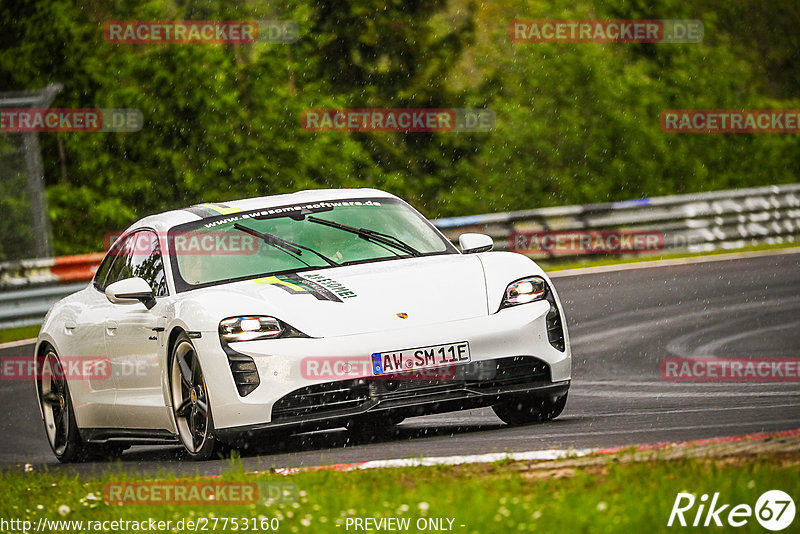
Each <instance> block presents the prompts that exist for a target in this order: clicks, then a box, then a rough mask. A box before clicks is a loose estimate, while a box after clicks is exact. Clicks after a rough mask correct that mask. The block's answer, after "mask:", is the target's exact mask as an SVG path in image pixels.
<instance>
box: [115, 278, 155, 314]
mask: <svg viewBox="0 0 800 534" xmlns="http://www.w3.org/2000/svg"><path fill="white" fill-rule="evenodd" d="M106 298H107V299H108V301H109V302H111V303H112V304H136V303H137V302H141V303H142V304H144V305H145V306H146V307H147V309H148V310H149V309H150V308H152V307H153V306H155V305H156V299H155V297H154V296H153V290H152V289H150V284H148V283H147V282H145V281H144V280H143V279H141V278H126V279H125V280H120V281H119V282H114V283H113V284H110V285H109V286H108V287H107V288H106Z"/></svg>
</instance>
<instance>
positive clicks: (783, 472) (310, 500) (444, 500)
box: [0, 454, 800, 534]
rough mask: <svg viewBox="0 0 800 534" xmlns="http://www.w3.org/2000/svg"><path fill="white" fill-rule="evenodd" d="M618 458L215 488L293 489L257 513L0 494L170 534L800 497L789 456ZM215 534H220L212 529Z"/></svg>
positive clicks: (32, 485)
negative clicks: (166, 528)
mask: <svg viewBox="0 0 800 534" xmlns="http://www.w3.org/2000/svg"><path fill="white" fill-rule="evenodd" d="M625 457H626V455H624V454H623V455H620V456H617V457H606V458H604V459H601V460H600V461H599V463H598V462H596V463H595V464H594V465H589V466H584V467H580V466H574V465H573V467H568V466H567V467H564V464H562V467H559V468H557V469H556V468H555V467H554V468H553V469H529V468H528V466H527V465H526V463H522V462H502V463H495V464H473V465H467V466H458V467H432V468H401V469H383V470H365V471H350V472H335V471H315V472H303V473H296V474H293V475H288V476H282V475H277V474H271V473H269V474H267V473H265V474H245V473H243V472H241V470H239V471H238V472H233V473H232V474H225V475H223V476H222V477H221V478H220V479H216V480H223V481H233V480H238V481H241V480H248V481H271V482H280V483H287V482H288V483H292V482H293V483H295V484H296V485H297V489H298V490H299V495H300V497H299V502H295V503H292V504H281V505H274V504H273V505H270V506H267V505H266V504H264V503H263V502H259V503H258V504H253V505H242V506H222V505H194V506H190V505H170V506H167V505H162V506H152V505H150V506H142V505H124V506H116V505H115V506H110V505H106V504H105V503H104V501H103V500H102V495H103V486H104V484H105V483H106V482H110V481H120V480H124V479H128V477H135V474H127V475H126V474H122V473H121V472H116V473H107V474H105V475H103V476H101V477H100V478H79V477H77V476H74V475H68V474H63V473H47V472H43V473H40V472H14V473H6V476H5V478H4V480H3V484H2V485H0V518H4V519H8V518H19V519H28V520H31V521H33V523H34V525H35V524H36V522H37V521H38V520H39V517H42V516H44V517H47V518H48V519H51V520H62V519H63V520H81V519H82V520H89V519H91V520H106V519H109V520H111V519H125V520H135V521H141V520H144V519H147V518H151V517H152V518H154V519H157V520H164V521H166V520H171V521H173V525H174V524H175V523H174V522H176V521H178V520H180V519H189V518H191V519H194V520H197V519H198V518H211V517H214V518H217V520H221V519H222V518H225V517H228V518H250V519H251V520H252V518H256V519H258V518H263V519H271V518H278V519H279V521H280V529H279V531H280V532H313V533H317V532H336V533H343V532H348V531H349V532H354V531H355V530H354V529H353V527H352V526H351V528H350V529H349V530H348V529H347V528H346V523H345V521H346V519H347V518H355V517H361V518H363V517H374V518H388V517H399V518H409V519H410V520H411V525H412V528H410V529H409V532H417V529H416V527H415V526H414V525H415V523H416V521H417V519H419V518H451V519H454V522H453V531H454V532H464V533H484V532H488V533H493V532H542V533H549V532H558V533H563V534H570V533H610V532H615V533H616V532H624V533H631V532H646V533H656V532H668V531H675V530H678V531H681V530H683V529H680V528H675V527H673V528H672V529H668V528H667V527H666V523H667V519H668V517H669V513H670V510H671V509H672V505H673V503H674V501H675V497H676V495H677V493H678V492H681V491H688V492H691V493H695V494H696V495H697V496H698V497H699V496H700V495H701V494H703V493H707V494H713V493H714V492H719V493H720V503H732V504H734V505H735V504H740V503H743V504H748V505H750V506H754V505H755V502H756V500H757V499H758V497H759V495H761V493H763V492H764V491H766V490H770V489H781V490H783V491H785V492H787V493H788V494H789V495H792V496H794V497H795V498H797V497H798V496H800V476H798V472H799V469H798V467H799V465H800V464H799V462H800V458H798V457H797V456H796V455H794V456H786V455H784V456H782V457H780V458H778V457H758V458H756V457H742V458H738V459H735V460H732V459H726V460H724V461H712V460H693V459H685V460H677V461H676V460H671V461H646V462H625V461H618V460H619V459H620V458H622V459H624V458H625ZM615 458H616V459H615ZM115 469H116V468H115ZM184 480H186V479H184ZM90 494H91V495H90ZM92 497H99V500H96V499H93V498H92ZM67 509H68V510H67ZM729 509H730V507H729ZM59 510H61V511H59ZM694 511H696V506H695V508H694V509H693V511H692V514H691V515H687V517H691V518H693V517H694V515H693V513H694ZM690 520H691V519H690ZM797 521H800V520H798V519H796V520H795V525H796V524H797ZM337 524H339V525H341V526H338V527H337ZM446 524H447V522H445V525H446ZM220 525H221V523H220ZM460 525H465V526H464V527H461V526H460ZM231 530H232V529H230V528H229V529H228V531H231ZM689 530H692V531H694V530H697V529H691V527H690V528H689ZM713 530H714V531H715V532H734V531H735V532H740V533H741V532H764V530H763V529H762V528H761V527H760V525H759V524H758V523H757V522H756V520H755V519H754V518H751V519H750V520H749V523H748V524H747V525H746V526H745V527H743V528H739V529H732V528H729V527H723V528H718V527H717V528H714V529H713ZM209 531H210V530H209ZM217 531H218V532H219V531H221V530H220V528H219V527H218V529H217ZM789 531H791V529H789V530H787V531H786V532H789ZM53 532H59V530H58V529H55V530H53ZM362 532H363V531H362ZM795 532H796V530H795Z"/></svg>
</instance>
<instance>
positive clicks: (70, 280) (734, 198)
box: [0, 184, 800, 329]
mask: <svg viewBox="0 0 800 534" xmlns="http://www.w3.org/2000/svg"><path fill="white" fill-rule="evenodd" d="M433 222H434V224H436V226H438V227H439V228H440V229H441V230H442V231H443V232H444V234H445V235H446V236H447V237H448V238H449V239H451V240H453V241H455V242H457V241H458V236H459V235H461V234H463V233H465V232H479V233H484V234H488V235H490V236H491V237H492V238H493V239H494V242H495V250H509V249H512V248H513V245H514V243H513V242H511V240H510V238H513V236H514V235H515V234H517V233H520V232H523V233H524V232H531V231H534V232H537V231H548V232H549V231H564V230H571V231H589V232H591V231H595V230H598V231H599V230H625V231H641V232H660V233H661V234H662V235H663V251H662V252H663V253H672V252H704V251H711V250H718V249H734V248H741V247H744V246H749V245H756V244H762V243H767V244H773V243H774V244H777V243H787V242H789V243H791V242H798V241H800V184H789V185H781V186H767V187H754V188H748V189H735V190H729V191H714V192H710V193H697V194H690V195H675V196H668V197H655V198H646V199H639V200H631V201H625V202H608V203H602V204H587V205H583V206H560V207H552V208H539V209H532V210H523V211H514V212H506V213H492V214H485V215H471V216H467V217H453V218H447V219H439V220H436V221H433ZM530 255H531V257H533V258H535V259H537V260H542V259H545V260H546V259H552V258H553V255H552V254H548V253H531V254H530ZM559 257H560V258H565V257H566V258H568V259H571V260H574V259H575V256H572V257H567V256H559ZM101 258H102V254H87V255H83V256H70V257H62V258H50V259H40V260H25V261H21V262H10V263H0V329H2V328H11V327H15V326H24V325H32V324H37V323H39V322H41V320H42V318H43V317H44V315H45V313H46V312H47V310H48V309H49V308H50V306H52V304H53V303H55V302H56V301H58V300H59V299H61V298H63V297H65V296H67V295H69V294H71V293H73V292H75V291H78V290H80V289H83V288H84V287H86V282H88V280H89V279H91V277H92V275H93V273H94V271H95V270H96V269H97V265H98V264H99V262H100V260H101ZM79 281H80V282H81V283H77V282H79Z"/></svg>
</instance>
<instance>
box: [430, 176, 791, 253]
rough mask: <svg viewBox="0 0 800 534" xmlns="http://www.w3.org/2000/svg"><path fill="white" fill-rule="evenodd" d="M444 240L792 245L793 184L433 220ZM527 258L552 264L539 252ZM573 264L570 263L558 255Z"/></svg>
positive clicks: (703, 247)
mask: <svg viewBox="0 0 800 534" xmlns="http://www.w3.org/2000/svg"><path fill="white" fill-rule="evenodd" d="M434 223H435V224H436V225H437V226H438V227H439V228H440V229H441V230H442V231H443V232H444V234H445V235H446V236H447V237H448V238H449V239H451V240H453V241H457V240H458V236H459V235H461V234H462V233H465V232H478V233H484V234H488V235H490V236H491V237H492V238H493V239H494V242H495V250H509V249H512V248H514V247H513V245H514V243H513V242H510V237H513V236H515V235H516V234H517V233H520V232H531V231H533V232H542V231H547V232H552V231H564V230H572V231H587V232H591V231H596V230H625V231H636V232H658V233H660V234H662V235H663V249H662V250H661V251H660V252H661V253H680V252H708V251H712V250H720V249H723V250H724V249H735V248H741V247H745V246H751V245H758V244H778V243H787V242H788V243H791V242H797V241H800V184H789V185H781V186H766V187H754V188H748V189H735V190H729V191H714V192H710V193H697V194H690V195H675V196H668V197H655V198H645V199H638V200H631V201H624V202H607V203H602V204H587V205H583V206H560V207H553V208H540V209H533V210H524V211H514V212H507V213H493V214H486V215H472V216H468V217H453V218H448V219H439V220H437V221H434ZM530 255H531V257H533V258H535V259H547V258H552V257H553V256H552V255H551V254H547V253H544V252H540V253H533V254H530ZM559 257H561V258H565V257H567V258H569V259H571V260H575V259H576V256H572V257H568V256H559Z"/></svg>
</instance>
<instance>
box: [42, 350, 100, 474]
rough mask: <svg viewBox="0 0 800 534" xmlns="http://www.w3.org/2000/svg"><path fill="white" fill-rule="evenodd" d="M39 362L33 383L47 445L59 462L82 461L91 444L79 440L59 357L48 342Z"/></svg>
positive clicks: (89, 450) (90, 449) (90, 448)
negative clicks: (35, 388) (37, 391)
mask: <svg viewBox="0 0 800 534" xmlns="http://www.w3.org/2000/svg"><path fill="white" fill-rule="evenodd" d="M41 363H42V366H41V373H38V375H39V376H37V378H36V387H37V388H38V390H39V405H40V407H41V409H42V421H43V422H44V430H45V433H46V434H47V441H48V443H49V444H50V449H52V451H53V454H55V456H56V458H57V459H58V461H59V462H61V463H71V462H82V461H84V460H86V459H87V458H88V457H89V456H90V452H92V449H93V448H92V447H91V446H88V445H87V444H85V443H84V442H83V441H82V440H81V436H80V432H79V430H78V425H77V424H76V423H75V412H74V410H73V408H72V396H71V395H70V393H69V384H68V382H67V378H66V376H65V374H64V368H63V366H62V364H61V360H60V359H59V358H58V355H57V354H56V351H55V350H54V349H53V348H52V347H50V346H48V347H47V350H46V351H45V354H44V356H43V357H42V360H41Z"/></svg>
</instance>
